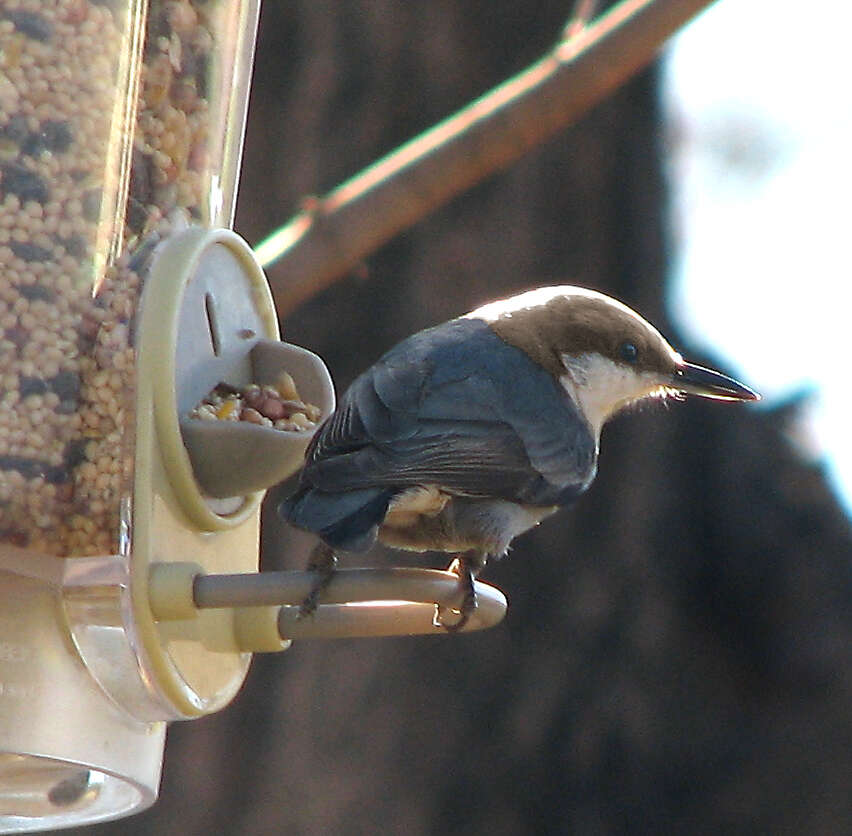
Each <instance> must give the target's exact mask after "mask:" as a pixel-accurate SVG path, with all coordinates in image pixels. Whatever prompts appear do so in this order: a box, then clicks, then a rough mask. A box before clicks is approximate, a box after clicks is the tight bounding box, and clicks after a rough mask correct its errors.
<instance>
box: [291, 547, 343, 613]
mask: <svg viewBox="0 0 852 836" xmlns="http://www.w3.org/2000/svg"><path fill="white" fill-rule="evenodd" d="M306 568H307V570H308V571H309V572H314V573H316V577H315V578H314V581H313V583H312V585H311V588H310V591H309V592H308V594H307V595H306V596H305V599H304V600H303V601H302V603H301V604H299V613H298V616H297V617H298V619H299V620H300V621H301V620H302V619H304V618H310V617H311V616H312V615H313V614H314V613H315V612H316V611H317V607H318V606H319V599H320V595H322V593H323V592H325V590H326V589H327V588H328V585H329V584H330V583H331V580H332V578H333V577H334V572H335V570H336V569H337V556H336V555H335V554H334V552H333V551H332V550H331V549H330V548H328V546H326V545H325V544H324V543H321V544H320V545H319V546H317V547H316V548H315V549H314V551H313V552H312V554H311V557H310V559H309V560H308V565H307V567H306Z"/></svg>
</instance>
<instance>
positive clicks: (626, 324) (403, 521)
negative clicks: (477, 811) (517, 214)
mask: <svg viewBox="0 0 852 836" xmlns="http://www.w3.org/2000/svg"><path fill="white" fill-rule="evenodd" d="M686 395H697V396H699V397H702V398H712V399H718V400H722V401H756V400H759V398H760V396H759V395H758V394H757V393H756V392H755V391H753V390H752V389H750V388H748V387H747V386H745V385H744V384H742V383H739V382H738V381H736V380H734V379H733V378H731V377H728V376H726V375H724V374H722V373H720V372H718V371H714V370H712V369H708V368H705V367H703V366H699V365H695V364H693V363H689V362H686V361H685V360H684V359H683V357H682V356H681V355H680V354H679V353H678V352H677V351H675V349H674V348H672V346H671V345H670V344H669V343H668V342H667V341H666V339H665V338H664V337H663V336H662V334H661V333H660V332H659V331H658V330H657V329H656V328H655V327H654V326H653V325H651V324H650V323H649V322H647V321H646V320H645V319H643V318H642V317H641V316H640V315H639V314H638V313H636V312H635V311H633V310H632V309H631V308H629V307H628V306H627V305H625V304H623V303H622V302H620V301H618V300H616V299H614V298H612V297H610V296H607V295H605V294H603V293H601V292H599V291H595V290H591V289H588V288H582V287H575V286H570V285H560V286H554V287H540V288H536V289H533V290H528V291H526V292H523V293H520V294H517V295H514V296H511V297H509V298H505V299H500V300H497V301H493V302H489V303H487V304H485V305H482V306H481V307H478V308H476V309H475V310H473V311H471V312H470V313H467V314H465V315H463V316H460V317H457V318H455V319H451V320H449V321H448V322H445V323H443V324H441V325H436V326H434V327H431V328H427V329H426V330H423V331H420V332H418V333H416V334H414V335H412V336H410V337H408V338H406V339H404V340H403V341H402V342H400V343H399V344H397V345H396V346H395V347H393V348H391V349H390V350H389V351H388V352H387V353H386V354H384V355H383V356H382V357H381V358H380V359H379V360H378V361H377V362H376V363H375V364H374V365H372V366H371V367H370V368H368V369H367V370H366V371H365V372H363V373H362V374H361V375H360V376H359V377H357V378H356V379H355V380H354V382H353V383H352V384H351V385H350V386H349V388H348V389H347V390H346V392H345V393H344V395H343V396H342V397H341V398H340V401H339V403H338V405H337V408H336V409H335V411H334V412H333V413H332V414H331V415H330V416H329V418H328V419H327V420H326V421H325V423H323V424H322V426H321V427H320V428H319V429H318V430H317V432H316V434H315V435H314V437H313V438H312V440H311V443H310V445H309V446H308V449H307V451H306V453H305V461H304V464H303V466H302V469H301V471H300V474H299V477H298V483H297V486H296V490H295V492H294V493H293V495H292V496H290V497H289V498H287V499H285V500H284V501H283V503H282V504H281V505H280V506H279V511H280V513H281V515H282V516H283V517H284V519H285V520H287V521H288V522H289V523H290V524H292V525H293V526H295V527H296V528H299V529H303V530H306V531H309V532H313V533H314V534H315V535H317V536H318V537H319V543H318V544H317V546H316V547H315V548H314V550H313V552H312V553H311V557H310V558H309V561H308V568H309V569H310V570H312V571H313V572H315V573H316V574H315V578H316V580H315V582H314V585H313V587H312V589H311V593H310V594H309V595H308V597H307V598H306V599H305V601H304V602H303V603H302V606H301V609H300V614H301V615H302V616H303V617H308V616H310V615H311V614H312V613H313V612H314V611H315V610H316V607H317V604H318V600H319V597H320V595H321V593H322V591H323V590H324V589H325V588H326V587H327V586H328V584H329V582H330V581H331V578H332V577H333V575H334V571H335V567H336V565H337V554H338V552H347V553H348V552H353V553H361V552H365V551H367V550H368V549H369V548H370V547H372V546H373V544H374V543H375V542H376V541H377V540H378V541H379V542H382V543H384V544H386V545H388V546H391V547H394V548H398V549H404V550H410V551H418V552H424V551H436V552H445V553H449V554H452V555H454V556H455V557H454V559H453V560H452V562H451V564H450V568H451V569H452V571H454V572H455V573H456V574H457V575H458V578H459V585H460V599H461V603H460V604H459V606H458V607H454V608H453V609H452V610H451V611H449V612H448V611H447V610H446V609H445V610H443V611H441V612H438V609H436V624H437V625H439V626H441V627H444V628H445V629H446V630H447V631H449V632H453V631H455V630H459V629H461V628H462V627H463V626H464V625H465V624H466V623H467V621H468V619H469V618H470V616H471V614H472V613H473V612H474V610H475V608H476V592H475V585H474V579H475V578H476V576H477V575H478V574H479V573H480V572H481V571H482V569H483V567H484V566H485V565H486V562H487V561H488V560H489V559H490V558H498V557H501V556H503V555H505V554H506V552H507V551H508V550H509V546H510V544H511V543H512V541H513V540H514V538H515V537H517V536H519V535H520V534H523V533H524V532H525V531H528V530H529V529H531V528H533V527H535V526H537V525H538V524H539V523H540V522H542V520H544V519H545V518H547V517H550V516H551V515H552V514H554V513H556V512H557V511H559V510H560V509H563V508H566V507H569V506H571V505H573V504H574V503H575V502H576V500H577V499H578V498H579V497H580V496H581V495H582V494H583V493H584V492H585V491H586V490H587V489H588V488H589V486H590V484H591V483H592V481H593V479H594V478H595V475H596V472H597V463H598V451H599V447H600V436H601V429H602V428H603V426H604V424H605V423H606V422H607V421H608V420H609V419H610V418H612V417H613V416H614V415H616V414H617V413H619V412H620V411H621V410H622V409H624V408H625V407H626V406H628V405H630V404H633V403H636V402H637V401H642V400H644V399H647V398H657V399H661V400H665V399H670V398H674V399H682V398H683V397H684V396H686Z"/></svg>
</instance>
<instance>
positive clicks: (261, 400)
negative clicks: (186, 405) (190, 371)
mask: <svg viewBox="0 0 852 836" xmlns="http://www.w3.org/2000/svg"><path fill="white" fill-rule="evenodd" d="M321 412H322V411H321V410H320V408H319V407H318V406H316V405H314V404H311V403H305V402H304V401H303V400H302V399H301V398H300V397H299V392H298V390H297V389H296V385H295V383H294V382H293V378H292V376H291V375H290V374H288V373H287V372H283V373H282V374H281V376H280V377H279V378H278V380H277V381H276V382H275V384H274V385H272V386H261V385H260V384H257V383H251V384H249V385H248V386H233V385H231V384H230V383H224V382H222V383H219V384H217V385H216V386H215V387H214V388H213V390H212V391H211V392H210V393H209V394H208V395H207V396H205V398H204V399H203V400H202V401H201V402H200V403H198V404H197V405H196V406H195V407H193V409H192V410H190V412H189V414H188V416H187V417H188V418H194V419H197V420H199V421H234V422H237V421H246V422H248V423H250V424H257V425H259V426H262V427H271V428H273V429H276V430H284V431H289V432H302V431H303V430H310V429H314V428H315V427H316V425H317V421H319V418H320V415H321Z"/></svg>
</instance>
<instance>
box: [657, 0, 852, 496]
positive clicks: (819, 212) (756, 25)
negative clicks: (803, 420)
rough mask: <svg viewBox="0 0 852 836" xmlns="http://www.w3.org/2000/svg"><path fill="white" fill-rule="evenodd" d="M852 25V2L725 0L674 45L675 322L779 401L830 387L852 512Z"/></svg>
mask: <svg viewBox="0 0 852 836" xmlns="http://www.w3.org/2000/svg"><path fill="white" fill-rule="evenodd" d="M850 32H852V3H846V2H844V1H843V0H841V1H840V2H838V0H809V2H807V3H802V2H801V0H719V2H717V3H716V4H715V5H714V6H711V7H710V9H708V10H707V11H706V12H705V13H704V14H702V15H701V16H700V17H699V18H698V19H697V20H696V21H695V22H694V23H692V24H691V25H690V26H689V27H688V28H687V29H685V30H684V31H683V33H682V34H681V35H679V36H678V38H677V39H675V40H674V41H673V42H672V47H671V49H670V51H669V53H668V61H667V70H666V84H665V101H666V104H667V107H668V109H669V114H670V119H671V120H672V129H673V130H674V131H675V141H676V146H675V150H674V152H673V156H672V173H673V174H674V175H675V177H674V178H673V182H672V185H673V186H674V188H675V201H676V202H675V212H676V215H675V219H674V223H675V229H676V242H677V250H676V253H675V267H674V271H675V274H674V278H675V282H674V285H673V286H674V290H675V294H674V298H673V312H674V314H675V318H676V319H677V321H678V322H679V324H680V325H681V327H682V328H683V329H684V330H685V331H687V332H688V333H689V335H690V336H691V337H692V338H693V339H695V340H696V341H700V342H702V343H703V344H705V345H709V346H711V347H712V349H713V350H714V352H715V353H716V354H717V355H718V356H719V357H720V358H722V359H723V360H724V361H725V362H726V364H727V366H726V370H727V371H730V372H731V373H733V374H735V375H737V374H739V375H741V379H742V380H743V382H745V383H748V385H750V386H752V387H754V388H756V389H758V391H760V392H761V393H762V394H763V395H764V396H765V397H766V400H767V401H768V403H769V404H770V405H771V404H772V403H773V402H777V401H779V400H783V399H784V398H785V397H786V396H789V395H791V394H792V393H794V392H797V391H801V390H802V389H805V388H810V389H814V390H815V397H814V402H813V410H812V423H811V425H810V427H811V428H812V437H811V438H810V439H809V440H810V441H811V442H816V443H817V444H818V446H819V448H820V449H821V450H822V452H823V453H824V454H825V455H826V456H827V461H828V464H829V466H830V471H831V475H832V478H833V480H834V482H835V485H836V486H837V487H838V489H839V491H840V493H841V496H842V499H843V500H844V502H845V504H846V507H847V508H848V509H850V510H852V432H850V425H852V402H851V400H852V399H850V394H849V392H850V383H852V267H850V264H852V253H851V252H850V239H852V57H850V53H849V43H850V41H849V38H850ZM810 435H811V434H810V433H809V436H810Z"/></svg>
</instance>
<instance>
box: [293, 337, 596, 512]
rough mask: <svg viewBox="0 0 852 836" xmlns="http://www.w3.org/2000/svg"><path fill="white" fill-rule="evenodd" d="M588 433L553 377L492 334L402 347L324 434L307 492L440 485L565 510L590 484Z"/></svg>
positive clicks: (351, 393)
mask: <svg viewBox="0 0 852 836" xmlns="http://www.w3.org/2000/svg"><path fill="white" fill-rule="evenodd" d="M595 455H596V450H595V443H594V439H593V438H592V437H591V434H590V432H589V429H588V427H587V425H586V423H585V422H584V421H583V420H582V419H581V418H580V416H579V414H578V413H577V410H576V407H574V405H573V404H572V403H571V401H570V400H569V399H568V397H567V395H566V394H565V392H564V391H563V390H561V388H560V387H559V386H558V384H557V383H556V381H554V380H553V378H552V376H551V375H549V374H548V373H547V372H545V371H544V370H543V369H541V368H540V367H538V366H536V365H535V364H533V363H532V361H531V360H530V359H529V358H528V357H527V356H526V355H525V354H523V352H521V351H519V350H518V349H516V348H514V347H512V346H509V345H507V344H506V343H504V342H503V341H502V340H500V339H499V338H498V337H497V336H496V335H495V334H494V333H493V332H492V331H491V330H490V329H489V328H488V327H487V326H486V325H485V324H484V323H481V322H479V321H477V320H455V321H453V322H451V323H447V324H445V325H443V326H438V327H437V328H433V329H430V330H429V331H425V332H421V333H420V334H417V335H415V336H414V337H412V338H410V339H409V340H406V341H404V342H403V343H401V344H400V345H399V346H397V347H396V348H395V349H393V350H392V351H391V352H389V353H388V354H387V355H385V357H384V358H382V359H381V360H380V361H379V362H378V363H376V364H375V365H374V366H373V367H372V368H371V369H369V370H368V371H367V372H365V373H364V374H363V375H361V377H359V378H358V379H357V380H356V381H355V382H354V383H353V385H352V386H351V387H350V389H349V390H348V391H347V393H346V394H345V395H344V397H343V398H342V399H341V403H340V404H339V406H338V409H337V410H336V412H335V413H334V414H333V415H332V416H331V418H329V420H328V421H327V422H326V424H325V425H324V426H323V427H322V428H321V429H320V431H319V432H318V433H317V436H316V437H315V439H314V442H313V444H312V446H311V448H310V449H309V451H308V454H307V461H306V466H305V469H304V472H303V481H306V482H307V483H308V484H310V485H311V486H313V487H315V488H318V489H320V490H323V491H334V492H337V491H347V490H356V489H359V488H364V487H378V486H389V487H398V488H400V489H404V488H405V487H408V486H412V485H422V484H436V485H438V486H439V487H441V488H442V489H444V490H446V491H447V492H449V493H456V494H463V495H467V496H488V497H494V496H499V497H503V498H506V499H511V500H514V501H520V502H527V503H530V504H557V503H558V502H560V501H562V500H563V499H565V498H566V497H567V496H569V495H570V494H571V493H572V491H573V492H574V494H576V493H579V491H580V490H581V489H582V487H581V486H584V485H585V483H586V482H587V481H588V479H589V478H590V476H591V474H593V472H594V460H595Z"/></svg>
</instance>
